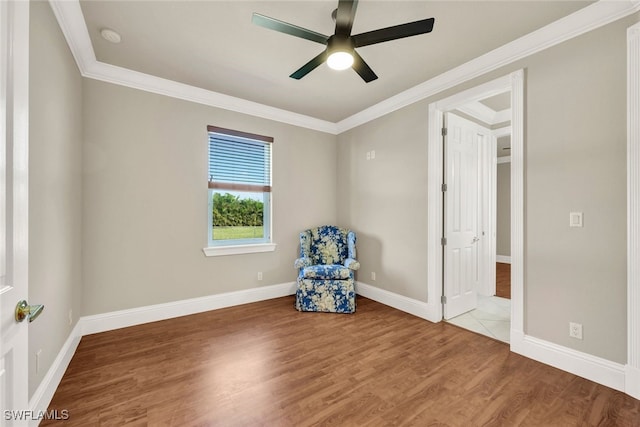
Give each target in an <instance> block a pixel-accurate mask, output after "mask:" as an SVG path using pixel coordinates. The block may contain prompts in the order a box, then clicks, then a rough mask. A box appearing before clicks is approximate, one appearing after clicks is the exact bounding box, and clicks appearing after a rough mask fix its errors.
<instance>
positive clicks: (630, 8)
mask: <svg viewBox="0 0 640 427" xmlns="http://www.w3.org/2000/svg"><path fill="white" fill-rule="evenodd" d="M49 3H50V4H51V8H52V9H53V12H54V14H55V16H56V19H57V20H58V24H59V25H60V28H61V29H62V32H63V34H64V36H65V38H66V40H67V44H68V45H69V48H70V50H71V52H72V54H73V57H74V58H75V60H76V63H77V65H78V68H79V70H80V73H81V74H82V76H83V77H87V78H92V79H97V80H102V81H106V82H110V83H115V84H120V85H123V86H128V87H132V88H136V89H140V90H143V91H147V92H153V93H159V94H161V95H166V96H172V97H176V98H179V99H184V100H187V101H192V102H196V103H199V104H205V105H209V106H213V107H218V108H224V109H227V110H231V111H238V112H241V113H245V114H250V115H254V116H256V117H262V118H265V119H269V120H274V121H278V122H282V123H288V124H291V125H294V126H300V127H305V128H308V129H313V130H317V131H320V132H326V133H329V134H333V135H336V134H340V133H342V132H345V131H347V130H349V129H352V128H354V127H356V126H360V125H361V124H364V123H366V122H369V121H371V120H373V119H376V118H378V117H381V116H383V115H385V114H388V113H390V112H393V111H395V110H398V109H400V108H402V107H405V106H407V105H409V104H413V103H414V102H417V101H420V100H422V99H425V98H428V97H429V96H432V95H435V94H437V93H439V92H441V91H443V90H445V89H449V88H452V87H454V86H456V85H458V84H461V83H463V82H465V81H468V80H471V79H473V78H475V77H478V76H481V75H483V74H486V73H488V72H490V71H493V70H496V69H498V68H500V67H503V66H505V65H507V64H510V63H513V62H515V61H517V60H519V59H521V58H524V57H527V56H529V55H532V54H534V53H537V52H540V51H542V50H544V49H547V48H549V47H551V46H555V45H557V44H559V43H562V42H564V41H566V40H569V39H571V38H573V37H577V36H579V35H581V34H584V33H587V32H589V31H591V30H594V29H596V28H598V27H601V26H603V25H606V24H608V23H610V22H613V21H615V20H617V19H620V18H623V17H625V16H627V15H630V14H632V13H634V12H637V11H638V10H640V2H638V1H637V0H627V1H606V0H601V1H598V2H596V3H593V4H591V5H589V6H587V7H585V8H583V9H580V10H578V11H577V12H575V13H572V14H571V15H568V16H566V17H564V18H561V19H559V20H557V21H555V22H553V23H551V24H549V25H546V26H545V27H543V28H540V29H538V30H536V31H534V32H532V33H530V34H527V35H525V36H523V37H520V38H519V39H516V40H514V41H511V42H509V43H507V44H505V45H503V46H501V47H499V48H497V49H494V50H493V51H491V52H489V53H487V54H485V55H482V56H480V57H478V58H475V59H473V60H471V61H469V62H467V63H465V64H462V65H460V66H458V67H456V68H454V69H452V70H450V71H448V72H445V73H443V74H441V75H439V76H437V77H434V78H432V79H430V80H427V81H426V82H424V83H421V84H419V85H417V86H414V87H412V88H410V89H407V90H405V91H404V92H401V93H399V94H397V95H394V96H392V97H390V98H388V99H386V100H384V101H382V102H379V103H378V104H375V105H373V106H371V107H369V108H367V109H365V110H363V111H360V112H359V113H356V114H354V115H352V116H350V117H348V118H346V119H344V120H342V121H340V122H338V123H331V122H329V121H325V120H320V119H317V118H314V117H310V116H305V115H302V114H298V113H294V112H291V111H286V110H282V109H279V108H274V107H271V106H267V105H264V104H259V103H256V102H251V101H247V100H244V99H240V98H235V97H231V96H228V95H224V94H221V93H218V92H213V91H208V90H206V89H202V88H197V87H194V86H189V85H186V84H182V83H178V82H174V81H170V80H167V79H162V78H159V77H155V76H150V75H148V74H144V73H139V72H135V71H131V70H127V69H125V68H121V67H116V66H113V65H110V64H105V63H102V62H98V61H97V60H96V56H95V53H94V51H93V46H92V45H91V39H90V38H89V32H88V31H87V26H86V23H85V22H84V17H83V15H82V10H81V8H80V3H79V1H78V0H68V1H62V0H49Z"/></svg>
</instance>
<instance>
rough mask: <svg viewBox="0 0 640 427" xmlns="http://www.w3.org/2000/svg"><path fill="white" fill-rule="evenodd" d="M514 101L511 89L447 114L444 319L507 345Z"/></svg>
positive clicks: (444, 193)
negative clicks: (511, 100) (511, 125)
mask: <svg viewBox="0 0 640 427" xmlns="http://www.w3.org/2000/svg"><path fill="white" fill-rule="evenodd" d="M510 99H511V96H510V91H505V92H502V93H498V94H493V95H491V96H489V97H487V98H482V99H475V100H473V101H470V102H469V103H467V104H464V105H461V106H459V107H457V108H456V109H454V110H452V111H449V112H445V113H444V117H443V122H444V125H445V129H446V132H443V147H444V149H443V164H444V176H443V181H444V186H443V208H444V209H443V241H444V244H443V262H444V268H443V295H444V298H443V318H444V319H445V320H446V321H447V322H449V323H451V324H454V325H457V326H460V327H463V328H465V329H468V330H471V331H474V332H476V333H480V334H482V335H485V336H489V337H491V338H494V339H497V340H499V341H503V342H506V343H508V342H509V340H510V329H511V328H510V323H511V301H510V294H511V292H510V264H509V253H510V206H509V205H510V195H509V191H510V189H509V188H510V185H509V184H510V183H509V180H510V176H509V173H510V171H509V169H508V168H509V165H508V163H507V160H508V159H509V156H508V154H509V153H508V151H509V150H510V148H511V147H510V134H511V128H510V117H511V105H510ZM498 140H499V141H500V143H498ZM463 147H464V148H463ZM461 153H462V155H461ZM460 159H464V160H465V163H461V161H460ZM498 161H500V163H498ZM505 166H506V168H505ZM505 170H506V172H507V174H506V175H505V173H504V172H505ZM504 181H506V182H504ZM505 190H506V194H505ZM505 273H506V274H505ZM505 276H506V277H505ZM498 278H499V279H500V282H498Z"/></svg>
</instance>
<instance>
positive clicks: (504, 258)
mask: <svg viewBox="0 0 640 427" xmlns="http://www.w3.org/2000/svg"><path fill="white" fill-rule="evenodd" d="M496 262H501V263H502V264H511V257H510V256H506V255H496Z"/></svg>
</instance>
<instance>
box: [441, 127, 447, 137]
mask: <svg viewBox="0 0 640 427" xmlns="http://www.w3.org/2000/svg"><path fill="white" fill-rule="evenodd" d="M442 136H447V128H442Z"/></svg>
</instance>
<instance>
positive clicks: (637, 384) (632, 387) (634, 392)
mask: <svg viewBox="0 0 640 427" xmlns="http://www.w3.org/2000/svg"><path fill="white" fill-rule="evenodd" d="M624 392H625V393H627V394H628V395H629V396H631V397H634V398H636V399H638V400H640V369H638V368H635V367H633V366H631V365H626V366H625V381H624Z"/></svg>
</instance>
